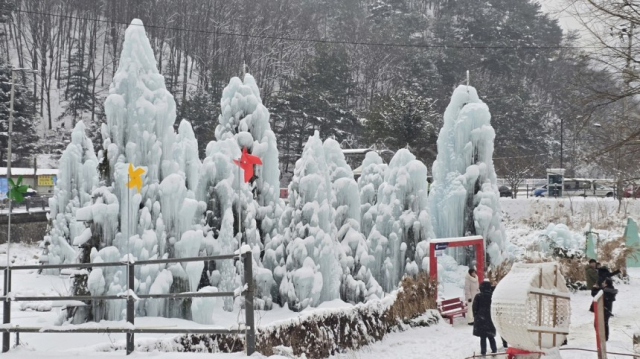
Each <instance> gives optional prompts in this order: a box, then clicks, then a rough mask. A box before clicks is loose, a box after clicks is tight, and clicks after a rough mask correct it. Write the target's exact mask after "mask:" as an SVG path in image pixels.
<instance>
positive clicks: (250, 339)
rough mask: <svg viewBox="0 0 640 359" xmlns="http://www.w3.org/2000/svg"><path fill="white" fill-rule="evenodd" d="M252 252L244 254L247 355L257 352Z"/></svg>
mask: <svg viewBox="0 0 640 359" xmlns="http://www.w3.org/2000/svg"><path fill="white" fill-rule="evenodd" d="M252 259H253V258H252V255H251V251H248V252H245V253H244V282H245V283H246V285H247V290H246V291H245V292H244V312H245V315H246V317H245V325H246V326H247V334H246V335H245V343H246V344H245V345H246V349H247V355H251V354H253V353H254V352H255V351H256V328H255V324H254V318H253V261H252Z"/></svg>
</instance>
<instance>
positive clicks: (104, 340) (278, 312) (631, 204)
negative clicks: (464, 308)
mask: <svg viewBox="0 0 640 359" xmlns="http://www.w3.org/2000/svg"><path fill="white" fill-rule="evenodd" d="M501 205H502V208H503V211H504V214H505V216H504V220H505V226H506V233H507V238H508V240H510V241H511V242H512V243H513V247H514V248H515V249H516V250H522V248H524V247H527V246H528V245H529V244H530V243H531V242H532V241H534V240H535V239H536V237H538V236H539V235H540V234H541V233H542V232H544V231H545V230H546V226H545V225H543V224H544V223H546V224H547V225H548V223H550V222H549V221H550V218H551V217H553V218H556V219H558V218H559V219H567V218H568V219H569V222H568V223H567V224H568V227H569V228H570V229H571V231H572V233H574V234H576V235H580V234H581V233H582V232H583V230H582V229H583V227H584V223H583V222H584V219H586V218H592V219H595V220H593V222H589V223H594V228H596V229H597V230H598V231H599V232H600V233H601V236H603V237H604V238H616V237H619V236H620V235H621V234H622V232H623V231H624V224H625V219H626V217H627V216H631V217H634V218H637V217H638V213H639V208H640V201H628V202H627V203H626V204H625V206H624V208H625V209H626V213H625V212H622V213H619V214H618V213H617V206H618V202H617V201H614V200H607V199H598V200H595V199H587V200H583V199H580V200H575V199H574V200H571V201H569V200H566V199H565V200H561V201H558V200H554V199H528V200H527V199H517V200H512V199H501ZM571 207H573V211H574V212H573V215H571V214H569V215H566V213H564V212H565V211H568V212H569V213H570V211H571ZM596 215H597V217H596ZM590 216H591V217H590ZM605 217H608V219H607V220H606V221H605V220H604V219H606V218H605ZM572 219H573V221H572ZM559 222H562V221H559ZM599 225H600V227H599ZM40 252H41V250H40V249H39V248H37V247H29V246H24V245H12V248H11V257H12V263H13V265H20V264H33V263H37V261H38V256H39V255H40ZM5 255H6V245H0V265H4V263H5V262H6V257H5ZM458 272H459V273H458ZM462 272H463V271H461V270H459V271H456V272H455V273H454V272H450V273H449V274H448V275H449V276H450V278H449V279H450V280H449V283H446V284H445V288H444V291H443V292H445V293H446V296H448V297H451V296H457V295H461V294H462V289H461V285H462V283H461V280H462V278H463V277H462V275H461V273H462ZM629 274H630V276H631V281H630V284H628V285H627V284H619V285H618V289H619V290H620V294H619V295H618V300H617V301H616V303H615V304H614V312H615V314H616V316H615V317H613V318H612V319H611V329H612V334H611V341H610V342H609V344H608V345H609V350H610V351H615V352H625V353H629V352H631V351H632V340H631V337H632V334H633V333H634V332H637V331H639V330H640V315H638V314H637V313H638V312H640V301H638V300H637V298H638V297H639V296H640V270H637V269H636V270H634V269H630V271H629ZM457 277H460V278H459V280H458V282H459V283H457V282H456V278H457ZM69 287H70V286H69V283H68V278H67V277H64V276H63V277H59V276H48V275H39V274H37V273H35V272H27V271H24V272H14V277H13V293H15V294H16V295H19V296H23V295H35V296H39V295H41V296H44V295H66V294H67V293H68V290H69ZM0 288H2V283H0ZM590 299H591V297H590V296H589V293H587V292H579V293H575V294H573V295H572V309H573V313H572V320H571V323H572V324H571V334H570V337H569V346H567V348H583V349H593V348H594V346H595V344H594V335H595V334H594V331H593V318H592V314H591V313H590V312H589V311H587V308H588V306H589V301H590ZM58 305H60V304H58ZM52 306H53V308H52V310H51V311H46V312H36V311H21V310H20V303H14V304H13V306H12V323H13V324H18V325H23V326H38V327H46V326H52V325H54V324H55V323H56V321H57V319H58V317H59V313H60V311H61V308H60V307H56V303H52ZM341 306H349V305H348V304H344V303H342V302H340V301H333V302H328V303H324V304H323V305H321V307H320V308H317V309H307V310H306V311H305V312H306V313H305V314H308V312H309V311H311V310H326V309H327V308H331V310H335V309H336V308H337V307H341ZM0 311H1V308H0ZM241 315H242V313H238V312H232V313H227V312H220V313H219V315H218V316H217V317H216V318H214V323H213V325H211V327H215V328H230V327H232V326H234V325H236V324H237V323H238V322H239V321H240V320H241ZM298 315H300V314H298V313H293V312H291V311H289V310H286V309H281V308H276V309H274V310H271V311H267V312H261V311H258V312H257V313H256V318H257V321H258V325H261V326H265V325H269V324H274V323H276V322H279V321H286V320H291V319H293V318H296V317H297V316H298ZM112 324H113V323H112ZM136 325H137V326H141V327H143V326H146V327H151V326H153V327H176V328H187V327H193V328H195V327H198V328H199V327H206V326H204V325H201V324H196V323H193V322H189V321H185V320H179V319H164V318H136ZM471 331H472V329H471V327H469V326H468V325H467V324H466V322H465V321H464V319H459V320H456V322H455V323H454V326H450V325H449V324H448V323H445V322H442V323H440V324H438V325H436V326H433V327H429V328H416V329H410V330H408V331H405V332H397V333H391V334H389V335H388V336H386V337H385V338H384V340H382V341H381V342H378V343H374V344H372V345H370V346H367V347H365V348H362V349H360V350H357V351H353V352H348V353H344V354H340V355H337V356H335V358H341V359H342V358H344V359H347V358H349V359H352V358H353V359H356V358H385V359H393V358H402V359H407V358H438V359H447V358H452V359H453V358H456V359H459V358H466V357H469V356H471V355H473V354H474V352H476V353H477V352H478V351H479V344H478V339H477V338H475V337H473V336H472V335H471ZM175 336H176V335H175V334H168V335H158V334H147V335H141V334H139V335H136V339H137V342H138V343H144V342H149V343H152V342H153V343H156V342H158V341H163V340H169V339H171V338H173V337H175ZM20 338H21V342H23V343H26V347H23V348H19V349H17V350H13V351H11V352H10V353H9V354H4V355H3V358H15V359H18V358H19V359H25V358H50V359H58V358H70V357H90V358H114V357H123V356H125V355H124V352H123V351H121V350H119V351H112V350H113V347H115V346H117V347H122V345H123V344H124V339H125V336H124V334H65V333H53V334H52V333H46V334H22V335H21V336H20ZM13 341H14V339H13V338H12V342H13ZM498 342H499V341H498ZM499 346H500V345H499ZM427 353H428V354H429V355H427V356H425V355H426V354H427ZM205 355H207V357H211V354H185V353H180V354H178V353H168V354H167V353H158V352H155V353H153V352H152V353H136V354H134V357H140V358H147V357H152V358H160V359H165V358H167V359H168V358H172V359H173V358H201V357H202V358H204V357H205ZM215 357H216V358H223V359H224V358H241V357H243V355H242V354H216V356H215ZM257 357H259V358H260V357H261V356H257ZM562 357H563V358H565V359H574V358H575V359H577V358H596V354H595V353H588V352H572V351H563V352H562ZM615 357H616V356H610V358H615ZM620 358H622V357H620Z"/></svg>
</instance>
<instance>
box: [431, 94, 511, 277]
mask: <svg viewBox="0 0 640 359" xmlns="http://www.w3.org/2000/svg"><path fill="white" fill-rule="evenodd" d="M490 120H491V114H490V113H489V108H488V107H487V105H486V104H485V103H484V102H482V101H481V100H480V99H479V98H478V94H477V92H476V89H475V88H473V87H470V86H459V87H458V88H457V89H456V90H455V91H454V93H453V96H452V97H451V102H450V103H449V106H448V107H447V109H446V111H445V113H444V125H443V127H442V129H441V130H440V135H439V136H438V156H437V158H436V161H435V162H434V164H433V179H434V181H433V184H432V186H431V192H430V194H429V200H430V201H429V204H430V208H431V215H432V218H433V227H434V229H435V233H436V236H437V237H438V238H447V237H462V236H468V235H481V236H483V237H484V238H485V241H486V246H487V254H488V255H489V258H490V261H491V264H493V265H497V264H499V263H501V262H502V249H503V248H504V244H505V243H504V242H505V233H504V228H503V227H502V222H501V220H502V212H501V209H500V203H499V201H498V199H499V198H500V196H499V192H498V186H497V181H496V172H495V169H494V167H493V159H492V156H493V140H494V138H495V132H494V130H493V127H491V123H490ZM454 254H455V256H456V258H457V260H458V262H459V263H461V264H471V263H470V262H471V259H470V258H473V256H472V255H471V256H468V255H467V254H468V253H466V252H464V251H458V252H457V253H454Z"/></svg>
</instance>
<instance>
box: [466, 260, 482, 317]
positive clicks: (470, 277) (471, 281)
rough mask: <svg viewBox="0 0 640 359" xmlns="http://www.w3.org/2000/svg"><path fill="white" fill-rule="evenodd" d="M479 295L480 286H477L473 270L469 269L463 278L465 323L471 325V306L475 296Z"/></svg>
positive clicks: (476, 276)
mask: <svg viewBox="0 0 640 359" xmlns="http://www.w3.org/2000/svg"><path fill="white" fill-rule="evenodd" d="M478 293H480V285H479V284H478V275H477V273H476V270H475V269H473V268H472V269H469V273H467V275H466V277H465V278H464V301H465V302H466V303H467V323H469V325H473V310H472V308H471V304H472V303H473V298H475V297H476V294H478Z"/></svg>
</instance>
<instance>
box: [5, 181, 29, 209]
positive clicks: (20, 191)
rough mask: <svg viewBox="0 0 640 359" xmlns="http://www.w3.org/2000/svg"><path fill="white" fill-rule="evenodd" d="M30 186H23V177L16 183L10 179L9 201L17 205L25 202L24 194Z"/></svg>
mask: <svg viewBox="0 0 640 359" xmlns="http://www.w3.org/2000/svg"><path fill="white" fill-rule="evenodd" d="M28 189H29V186H27V185H23V184H22V176H18V182H17V183H14V182H13V179H11V178H9V199H11V200H12V201H14V202H16V203H22V202H23V201H24V194H25V193H27V190H28Z"/></svg>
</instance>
